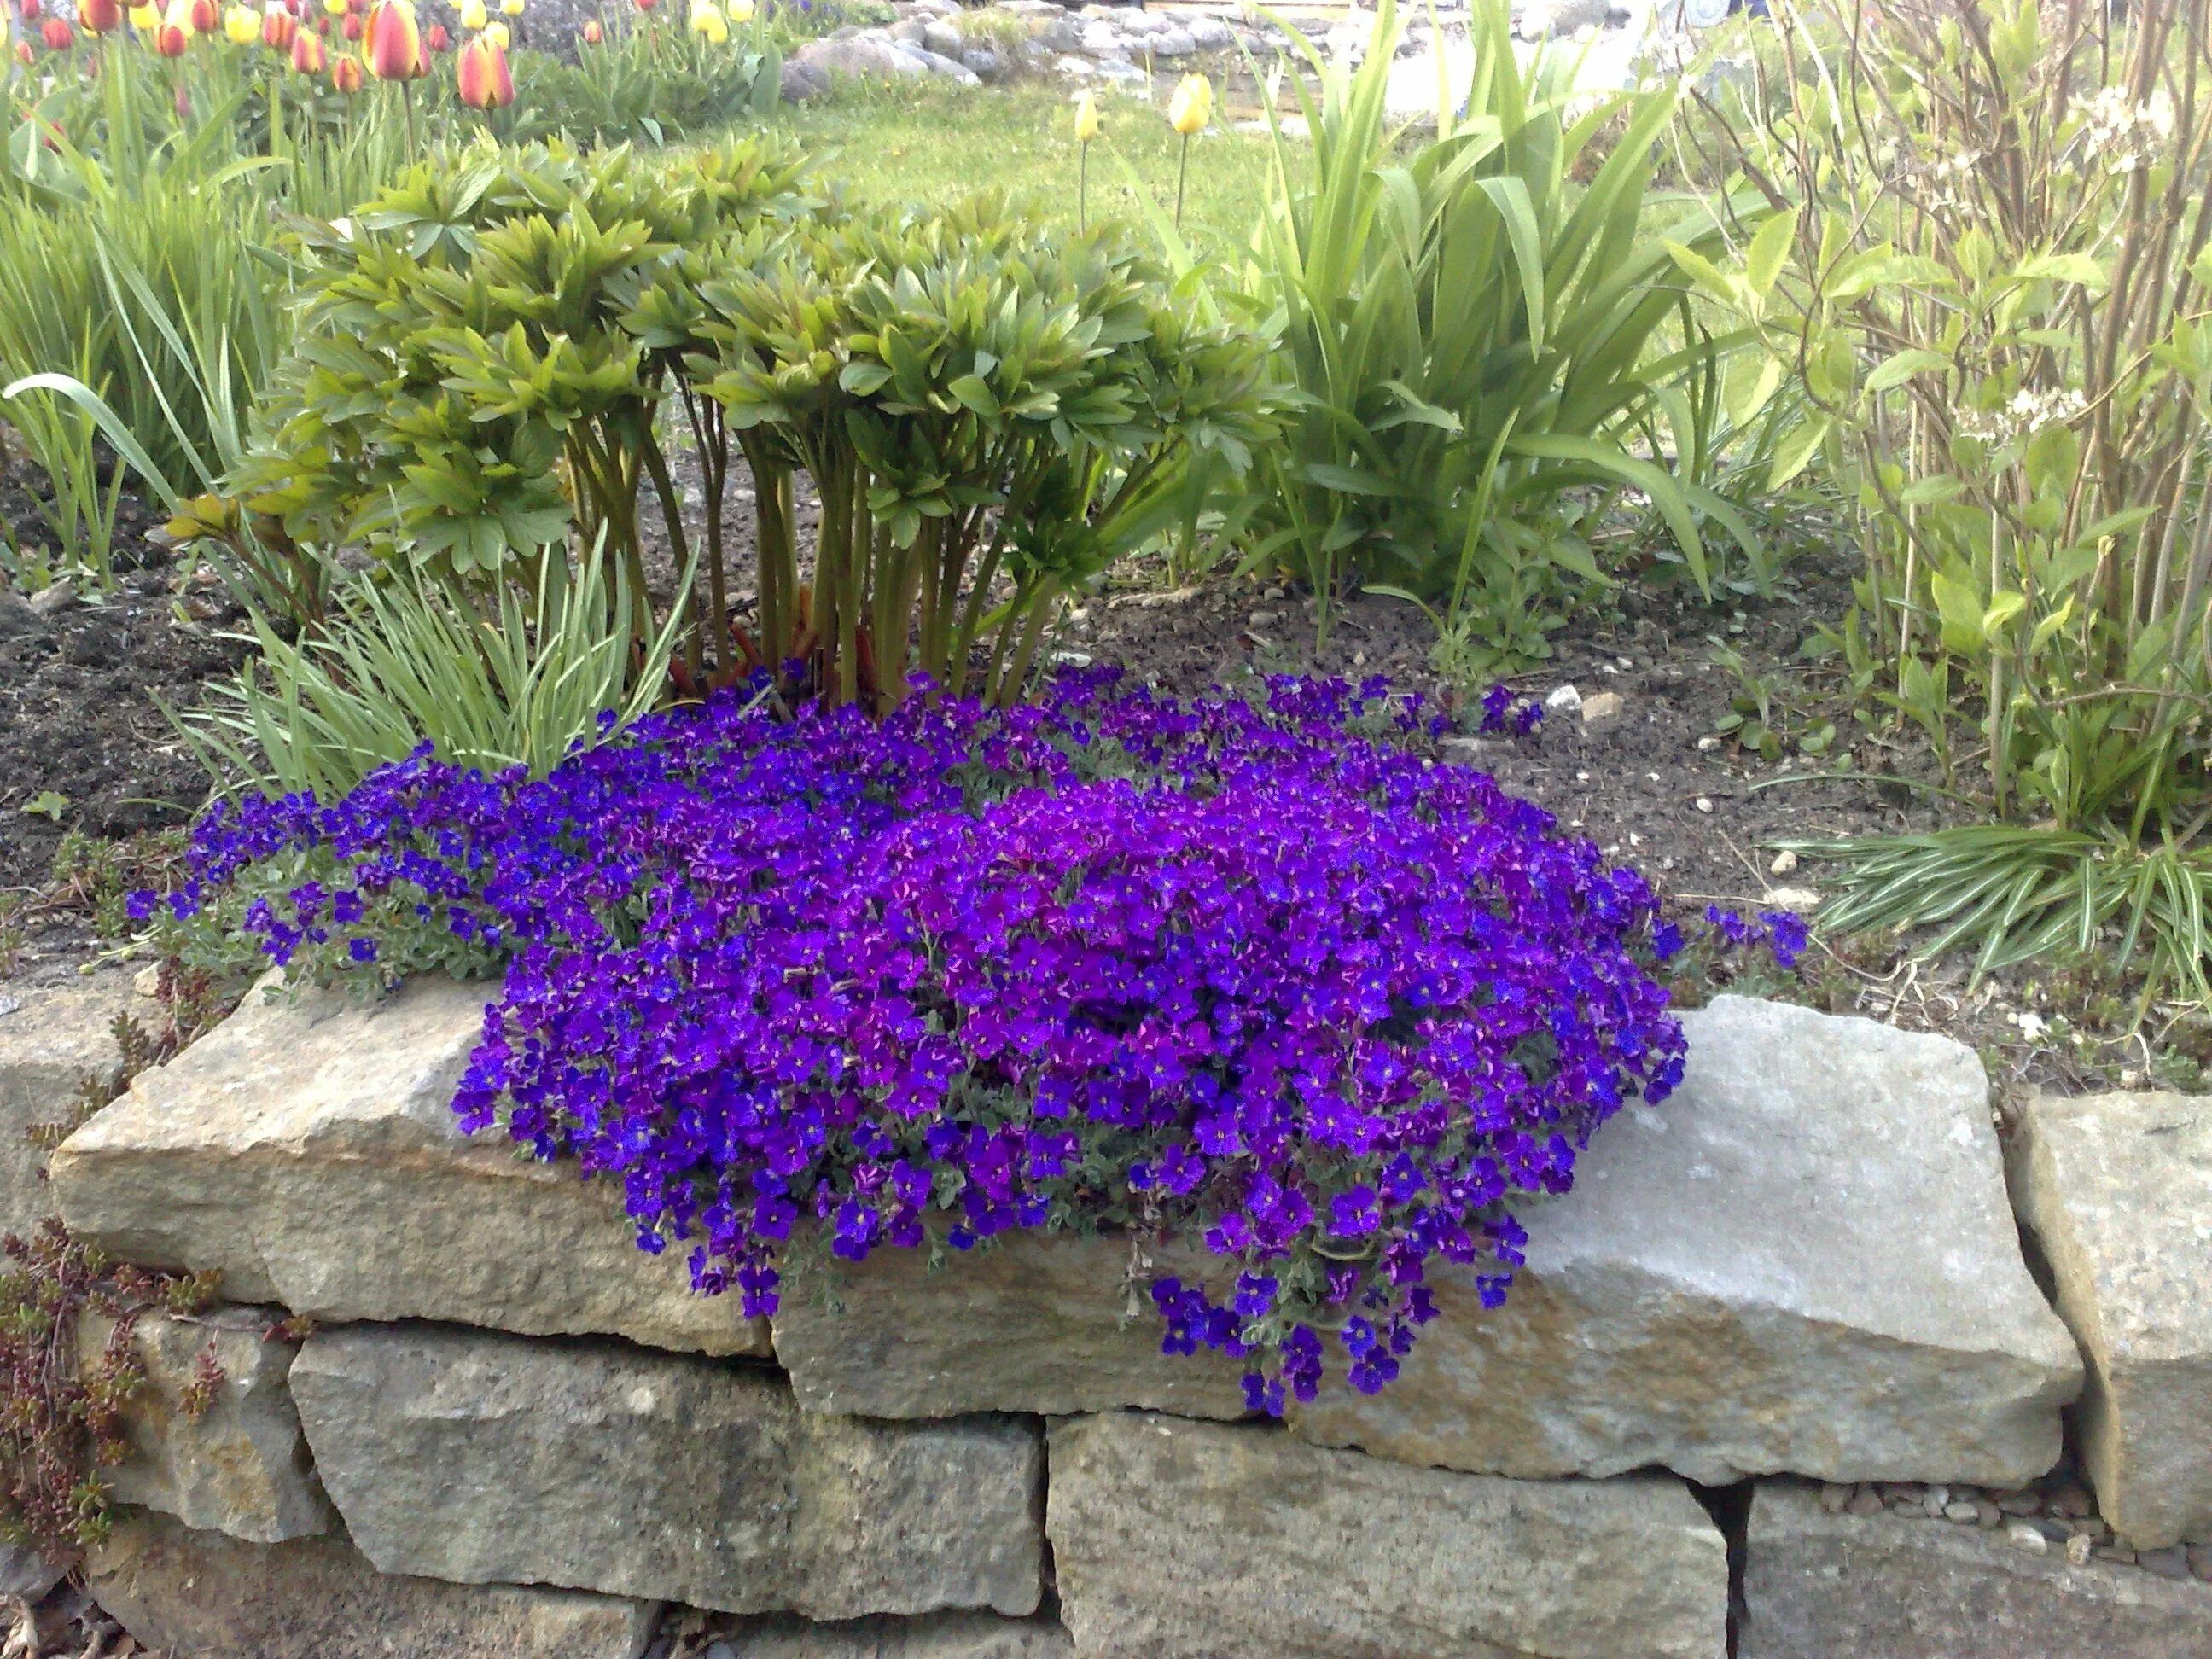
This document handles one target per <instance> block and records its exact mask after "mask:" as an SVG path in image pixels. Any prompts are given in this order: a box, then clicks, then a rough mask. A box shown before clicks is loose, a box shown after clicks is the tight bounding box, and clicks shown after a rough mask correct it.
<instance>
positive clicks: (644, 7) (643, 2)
mask: <svg viewBox="0 0 2212 1659" xmlns="http://www.w3.org/2000/svg"><path fill="white" fill-rule="evenodd" d="M630 3H631V4H632V5H634V6H635V7H636V8H637V9H639V10H640V11H651V10H652V9H653V7H654V6H656V5H658V4H659V0H630Z"/></svg>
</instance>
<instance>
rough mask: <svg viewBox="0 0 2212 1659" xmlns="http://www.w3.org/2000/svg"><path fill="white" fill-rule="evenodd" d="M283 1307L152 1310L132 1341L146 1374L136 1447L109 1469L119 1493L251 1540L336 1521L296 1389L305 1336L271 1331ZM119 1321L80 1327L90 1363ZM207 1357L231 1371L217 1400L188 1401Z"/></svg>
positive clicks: (134, 1420) (130, 1411)
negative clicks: (303, 1427) (290, 1383)
mask: <svg viewBox="0 0 2212 1659" xmlns="http://www.w3.org/2000/svg"><path fill="white" fill-rule="evenodd" d="M277 1317H279V1316H278V1315H276V1314H275V1313H272V1312H271V1311H270V1310H267V1309H257V1308H222V1309H217V1310H213V1311H211V1312H209V1313H206V1314H201V1315H197V1316H192V1317H190V1318H185V1317H173V1316H168V1315H165V1314H148V1315H145V1316H142V1317H141V1318H140V1319H139V1320H138V1321H137V1323H136V1324H135V1325H134V1326H133V1327H132V1328H131V1342H132V1344H133V1346H135V1347H136V1348H137V1352H138V1354H139V1357H140V1358H141V1359H142V1360H143V1362H144V1364H145V1368H146V1381H145V1383H144V1385H143V1387H141V1388H139V1389H137V1390H135V1391H134V1392H133V1393H132V1395H131V1399H130V1401H129V1403H128V1405H127V1406H126V1407H125V1411H124V1432H125V1439H126V1440H127V1442H128V1443H129V1446H130V1454H129V1455H128V1456H127V1457H126V1458H125V1460H124V1461H123V1462H121V1463H119V1464H118V1465H116V1466H115V1467H114V1468H111V1469H108V1470H106V1471H104V1473H105V1474H106V1478H107V1480H108V1483H109V1485H110V1486H112V1489H113V1491H114V1494H115V1497H116V1499H117V1500H118V1502H120V1503H125V1504H143V1505H145V1506H146V1507H147V1508H149V1509H155V1510H161V1511H162V1512H163V1513H164V1514H167V1515H173V1516H176V1517H177V1518H178V1519H179V1520H180V1521H182V1522H184V1523H185V1525H186V1526H187V1527H191V1528H198V1529H201V1530H204V1531H214V1532H222V1533H228V1534H230V1535H231V1536H232V1537H234V1538H242V1539H245V1540H246V1541H249V1542H251V1543H256V1544H276V1543H281V1542H283V1541H284V1540H285V1539H288V1538H311V1537H313V1536H315V1535H316V1534H320V1533H325V1532H328V1531H329V1530H330V1529H331V1512H330V1506H329V1504H327V1503H325V1501H324V1498H323V1489H322V1485H321V1483H320V1482H319V1481H318V1480H316V1478H315V1474H314V1468H313V1463H312V1462H311V1461H310V1459H309V1457H308V1455H307V1441H306V1439H305V1437H302V1436H301V1432H300V1414H299V1413H298V1412H297V1411H296V1410H295V1409H294V1407H293V1405H292V1395H291V1391H290V1390H289V1389H288V1388H287V1387H286V1386H285V1381H286V1377H287V1376H288V1375H289V1372H290V1371H291V1369H292V1361H293V1358H294V1357H295V1355H296V1354H298V1352H300V1345H299V1344H298V1343H296V1342H291V1341H287V1340H283V1338H281V1337H270V1336H268V1335H266V1334H265V1333H266V1332H267V1330H268V1328H269V1325H270V1321H271V1320H273V1319H276V1318H277ZM113 1330H114V1328H113V1326H112V1323H111V1322H109V1321H107V1320H106V1319H102V1318H100V1317H98V1316H93V1315H88V1316H85V1317H84V1318H83V1319H82V1321H81V1322H79V1324H78V1326H77V1351H78V1353H79V1355H80V1356H81V1360H82V1362H89V1361H91V1360H93V1359H94V1358H97V1357H98V1355H99V1353H100V1351H101V1350H102V1349H103V1348H104V1347H106V1346H107V1344H108V1343H109V1342H110V1341H111V1340H112V1337H113ZM203 1355H212V1356H213V1358H214V1360H215V1362H216V1364H218V1365H220V1366H221V1367H222V1384H221V1386H220V1387H218V1388H216V1389H215V1390H214V1394H213V1397H212V1398H211V1400H210V1401H209V1402H208V1403H207V1405H206V1408H205V1409H204V1410H203V1411H201V1412H199V1413H197V1414H195V1413H192V1412H191V1410H189V1409H187V1407H186V1404H185V1401H186V1398H187V1395H186V1391H187V1390H188V1389H191V1387H192V1386H193V1383H194V1381H195V1379H196V1378H197V1375H198V1372H199V1369H200V1364H201V1358H202V1356H203Z"/></svg>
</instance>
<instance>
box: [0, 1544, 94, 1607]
mask: <svg viewBox="0 0 2212 1659" xmlns="http://www.w3.org/2000/svg"><path fill="white" fill-rule="evenodd" d="M75 1565H76V1553H74V1552H73V1551H56V1552H48V1551H46V1550H43V1549H33V1548H29V1547H25V1546H23V1545H19V1544H0V1595H20V1596H21V1597H22V1598H23V1600H25V1601H37V1600H39V1598H40V1597H41V1596H43V1595H45V1594H46V1592H47V1591H48V1590H50V1589H52V1588H53V1587H54V1586H55V1585H57V1584H58V1583H61V1582H62V1580H63V1579H64V1578H65V1577H68V1576H69V1571H70V1568H71V1567H73V1566H75Z"/></svg>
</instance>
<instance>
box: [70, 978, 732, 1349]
mask: <svg viewBox="0 0 2212 1659" xmlns="http://www.w3.org/2000/svg"><path fill="white" fill-rule="evenodd" d="M484 998H485V992H484V988H483V987H481V986H465V985H457V984H454V983H453V982H452V981H447V980H438V979H424V980H417V981H412V982H410V984H408V985H407V986H406V987H404V988H403V989H401V990H400V991H399V992H398V993H397V994H393V995H392V996H389V997H386V998H385V999H384V1000H380V1001H375V1002H363V1001H362V1000H360V999H359V998H358V997H356V996H355V995H352V994H348V993H346V992H343V991H328V992H319V991H302V992H301V993H299V994H297V995H296V996H295V995H289V994H280V995H279V996H278V997H277V998H276V1000H270V998H269V997H267V996H265V995H264V994H262V993H260V992H256V993H254V994H252V995H251V996H249V997H248V998H247V999H246V1003H245V1005H244V1006H242V1007H240V1009H239V1011H238V1012H236V1013H235V1014H234V1015H232V1016H231V1018H228V1019H227V1020H225V1021H224V1022H223V1023H222V1024H221V1025H220V1026H218V1027H216V1030H213V1031H211V1032H210V1033H209V1034H208V1035H207V1036H204V1037H202V1038H201V1039H200V1040H199V1041H198V1042H196V1043H194V1044H193V1045H192V1046H191V1048H187V1049H186V1050H185V1052H184V1053H183V1054H180V1055H179V1056H178V1058H177V1059H175V1060H172V1061H171V1062H170V1063H169V1064H168V1065H167V1066H161V1067H158V1068H156V1069H155V1070H153V1071H150V1072H148V1073H145V1074H144V1075H143V1076H141V1077H140V1078H139V1079H137V1081H136V1082H135V1083H133V1084H132V1085H131V1091H130V1093H129V1094H127V1095H125V1097H123V1098H122V1099H120V1100H118V1101H117V1102H116V1103H114V1104H113V1105H112V1106H110V1107H108V1108H107V1109H106V1110H105V1111H103V1112H101V1113H100V1115H98V1116H97V1117H96V1118H94V1120H93V1121H91V1122H90V1123H88V1124H87V1125H85V1127H83V1128H82V1129H80V1130H78V1131H77V1132H76V1134H74V1135H72V1136H71V1137H70V1139H68V1140H67V1141H65V1142H64V1144H63V1145H62V1146H61V1147H60V1148H58V1150H57V1151H56V1152H55V1153H54V1156H53V1188H54V1196H55V1199H56V1201H57V1202H58V1205H59V1206H60V1209H61V1212H62V1217H63V1218H64V1220H65V1221H66V1222H68V1224H69V1225H70V1230H71V1231H74V1232H76V1234H77V1235H78V1236H79V1237H82V1238H83V1239H85V1240H86V1241H87V1242H88V1243H93V1244H95V1245H97V1246H99V1247H100V1249H105V1250H106V1251H107V1252H108V1253H109V1254H110V1255H114V1256H117V1257H119V1258H121V1259H122V1260H124V1261H136V1262H140V1263H142V1264H143V1265H145V1266H148V1267H182V1268H189V1269H191V1270H193V1271H199V1270H203V1269H207V1268H214V1269H216V1270H218V1271H220V1272H221V1273H222V1289H223V1294H224V1295H225V1296H226V1297H228V1298H229V1299H230V1300H232V1301H234V1302H274V1303H281V1304H283V1306H285V1307H287V1308H289V1309H290V1310H292V1311H293V1312H295V1313H303V1314H308V1315H311V1316H313V1317H315V1318H317V1319H320V1320H326V1321H330V1322H345V1321H353V1320H394V1319H444V1320H453V1321H456V1322H461V1323H465V1324H471V1325H484V1326H489V1327H492V1328H496V1329H501V1330H512V1331H522V1332H526V1333H529V1334H543V1335H550V1334H568V1333H597V1332H606V1333H610V1334H614V1335H617V1336H627V1337H629V1338H631V1339H632V1340H635V1341H639V1342H644V1343H647V1344H649V1345H652V1346H657V1347H665V1348H677V1349H696V1350H700V1351H703V1352H708V1353H758V1352H767V1346H768V1344H767V1330H766V1327H765V1325H764V1324H762V1323H758V1322H753V1321H750V1320H747V1319H745V1318H744V1317H743V1316H742V1315H741V1313H740V1310H739V1306H738V1299H737V1298H736V1297H700V1296H696V1295H694V1294H693V1293H692V1291H691V1289H690V1279H689V1277H688V1275H687V1273H686V1272H685V1269H684V1260H683V1258H684V1252H683V1251H681V1250H671V1251H669V1252H667V1253H665V1255H660V1256H657V1257H656V1256H648V1255H646V1254H645V1253H644V1252H643V1251H641V1250H640V1249H638V1248H637V1246H636V1243H635V1231H634V1230H633V1229H632V1228H631V1226H630V1225H629V1223H628V1222H627V1220H625V1218H623V1214H622V1212H621V1197H620V1193H619V1190H618V1188H617V1187H615V1186H614V1185H612V1184H611V1183H607V1182H594V1183H590V1184H586V1182H582V1181H581V1180H580V1179H579V1178H578V1176H577V1174H576V1171H575V1169H574V1166H573V1165H569V1166H562V1165H556V1164H540V1163H538V1162H536V1161H535V1160H533V1159H531V1158H525V1157H521V1156H518V1154H517V1152H516V1149H515V1147H514V1146H513V1143H512V1142H511V1141H509V1140H508V1139H507V1137H506V1136H505V1134H504V1133H501V1132H499V1131H497V1130H487V1131H486V1132H485V1133H483V1135H482V1136H479V1137H477V1138H474V1139H471V1138H470V1137H468V1136H465V1135H463V1134H462V1133H461V1132H460V1127H459V1122H458V1121H457V1120H456V1119H455V1117H454V1115H453V1088H454V1085H455V1084H456V1083H457V1082H458V1081H459V1078H460V1075H461V1073H462V1070H463V1068H464V1067H465V1066H466V1064H467V1061H468V1056H469V1052H470V1050H471V1048H473V1047H474V1046H475V1044H476V1042H477V1037H478V1036H480V1035H481V1029H482V1024H483V1006H484Z"/></svg>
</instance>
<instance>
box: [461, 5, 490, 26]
mask: <svg viewBox="0 0 2212 1659" xmlns="http://www.w3.org/2000/svg"><path fill="white" fill-rule="evenodd" d="M490 20H491V14H490V13H489V12H488V11H486V10H485V9H484V0H461V27H463V28H465V29H480V28H482V27H483V26H484V25H485V24H486V23H487V22H489V21H490Z"/></svg>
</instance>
